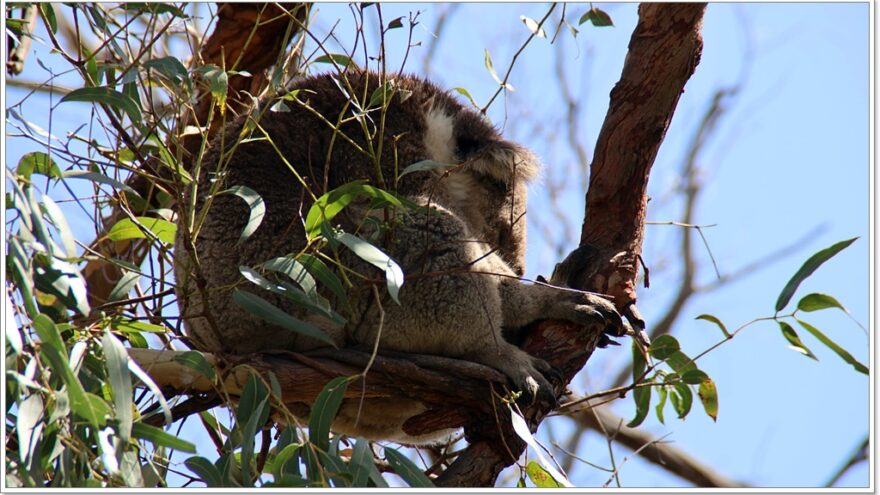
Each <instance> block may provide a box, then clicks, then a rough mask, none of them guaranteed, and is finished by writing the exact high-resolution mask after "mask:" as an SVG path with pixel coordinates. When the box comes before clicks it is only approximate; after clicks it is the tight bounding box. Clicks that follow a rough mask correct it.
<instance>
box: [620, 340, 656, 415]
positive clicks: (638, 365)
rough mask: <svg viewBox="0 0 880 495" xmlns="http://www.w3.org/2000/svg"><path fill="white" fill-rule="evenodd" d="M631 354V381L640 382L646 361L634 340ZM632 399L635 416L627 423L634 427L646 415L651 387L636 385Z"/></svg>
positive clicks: (649, 404) (649, 402) (649, 403)
mask: <svg viewBox="0 0 880 495" xmlns="http://www.w3.org/2000/svg"><path fill="white" fill-rule="evenodd" d="M661 337H663V336H661ZM652 346H653V345H652ZM632 356H633V383H640V382H639V380H641V379H642V375H643V374H644V372H645V367H646V366H647V363H646V362H645V356H644V355H643V354H642V349H641V347H640V345H639V344H638V343H637V342H636V341H635V340H633V342H632ZM633 401H634V402H635V405H636V416H635V417H634V418H633V419H632V421H630V422H629V423H628V424H627V426H628V427H630V428H635V427H636V426H638V425H640V424H642V422H643V421H644V420H645V418H646V417H647V416H648V409H649V408H650V407H651V387H636V388H635V389H633Z"/></svg>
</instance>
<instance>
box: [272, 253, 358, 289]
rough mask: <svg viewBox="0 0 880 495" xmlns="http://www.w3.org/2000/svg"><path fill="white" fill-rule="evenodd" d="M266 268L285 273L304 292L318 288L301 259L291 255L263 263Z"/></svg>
mask: <svg viewBox="0 0 880 495" xmlns="http://www.w3.org/2000/svg"><path fill="white" fill-rule="evenodd" d="M260 266H262V267H263V268H265V269H266V270H270V271H273V272H278V273H283V274H285V275H287V276H288V277H290V279H291V280H293V281H294V282H296V283H297V285H299V286H300V287H301V288H302V290H303V291H304V292H306V293H307V294H312V293H314V292H315V290H316V289H317V285H316V284H315V279H314V278H313V277H312V275H311V274H310V273H309V271H308V270H306V267H305V266H303V264H302V263H300V262H299V261H297V260H295V259H293V258H289V257H279V258H273V259H271V260H269V261H266V262H265V263H263V264H261V265H260ZM340 288H342V286H340Z"/></svg>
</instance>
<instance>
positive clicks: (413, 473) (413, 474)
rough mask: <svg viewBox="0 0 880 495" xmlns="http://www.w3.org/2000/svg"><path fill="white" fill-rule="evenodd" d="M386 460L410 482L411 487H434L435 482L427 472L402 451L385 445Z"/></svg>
mask: <svg viewBox="0 0 880 495" xmlns="http://www.w3.org/2000/svg"><path fill="white" fill-rule="evenodd" d="M385 460H386V461H388V465H389V466H391V469H393V470H394V472H395V473H397V475H398V476H400V477H401V478H403V479H404V481H406V482H407V483H409V486H410V487H412V488H434V483H433V482H431V480H430V478H428V477H427V476H425V473H424V472H422V470H421V469H419V467H418V466H416V465H415V463H413V461H411V460H409V459H408V458H407V457H406V456H405V455H403V454H401V453H400V452H398V451H396V450H394V449H392V448H390V447H385Z"/></svg>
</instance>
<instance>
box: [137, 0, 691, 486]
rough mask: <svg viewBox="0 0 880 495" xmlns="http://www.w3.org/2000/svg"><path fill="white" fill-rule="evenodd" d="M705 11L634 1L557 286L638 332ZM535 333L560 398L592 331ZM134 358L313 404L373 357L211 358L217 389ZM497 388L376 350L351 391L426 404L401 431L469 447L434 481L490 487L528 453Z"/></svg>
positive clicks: (491, 377) (545, 328)
mask: <svg viewBox="0 0 880 495" xmlns="http://www.w3.org/2000/svg"><path fill="white" fill-rule="evenodd" d="M704 10H705V4H646V5H642V6H641V7H640V8H639V23H638V25H637V27H636V29H635V32H634V33H633V35H632V39H631V41H630V49H629V54H628V56H627V60H626V63H625V65H624V69H623V73H622V75H621V79H620V81H619V82H618V84H617V85H616V86H615V88H614V90H612V92H611V105H610V107H609V111H608V114H607V116H606V119H605V123H604V125H603V128H602V130H601V132H600V135H599V140H598V144H597V146H596V150H597V151H596V156H595V159H594V162H593V164H592V169H591V177H590V190H589V192H588V194H587V210H586V214H585V224H584V229H583V232H582V237H581V238H582V246H581V247H580V248H578V249H577V250H575V251H574V252H573V253H572V254H571V255H570V256H569V257H568V258H567V259H566V260H565V261H564V262H563V263H568V264H569V268H571V267H574V268H575V269H574V270H565V272H567V273H570V274H571V276H569V277H567V280H565V282H567V283H568V284H569V285H571V286H573V287H578V288H583V289H588V290H593V291H596V292H603V293H607V294H610V295H612V296H613V297H614V298H615V299H614V301H615V303H616V304H617V307H618V309H620V310H621V311H622V312H623V313H624V314H625V315H627V316H628V318H629V319H630V321H631V323H633V325H634V326H636V327H637V328H638V329H641V328H643V326H644V323H643V322H642V321H641V319H640V317H639V316H638V312H637V311H636V310H635V309H634V308H635V306H634V303H635V300H636V293H635V282H636V276H637V272H638V264H637V260H638V259H639V255H640V253H641V240H642V235H643V229H644V218H645V208H646V204H647V198H646V196H645V192H646V189H647V181H648V176H649V172H650V169H651V165H652V164H653V161H654V158H655V157H656V154H657V150H658V148H659V146H660V143H661V142H662V140H663V137H664V135H665V133H666V130H667V128H668V126H669V122H670V120H671V118H672V115H673V112H674V110H675V106H676V104H677V102H678V99H679V96H680V95H681V93H682V91H683V88H684V85H685V83H686V82H687V80H688V78H689V77H690V75H691V74H692V73H693V71H694V69H695V67H696V65H697V63H698V62H699V58H700V53H701V50H702V39H701V36H700V27H701V23H702V15H703V12H704ZM531 330H532V331H531V332H530V334H529V336H528V337H527V339H526V341H525V343H524V345H523V347H524V349H525V350H526V351H528V352H529V353H531V354H533V355H535V356H538V357H540V358H542V359H544V360H546V361H547V362H548V363H550V364H551V365H553V366H555V367H556V368H558V369H559V370H561V371H562V373H563V375H564V383H559V384H557V392H558V393H559V394H561V393H562V392H563V391H564V389H565V386H566V384H567V383H568V382H569V381H570V380H571V379H572V378H573V377H574V375H575V374H576V373H577V372H578V371H580V369H581V368H582V367H583V366H584V364H585V363H586V362H587V360H588V359H589V357H590V355H591V354H592V352H593V350H594V349H595V347H596V345H597V344H598V343H599V339H600V334H597V333H592V332H584V331H583V329H582V328H580V327H577V326H573V325H571V324H566V323H563V322H558V321H544V322H540V323H538V324H537V325H534V327H533V328H532V329H531ZM131 355H132V357H133V358H134V359H135V360H136V361H138V362H139V363H140V364H141V366H142V367H144V368H145V369H147V370H148V372H150V374H151V376H152V377H153V378H154V379H155V380H156V382H157V383H158V384H159V385H161V386H164V387H168V388H169V389H170V390H174V391H176V392H178V393H201V392H210V391H212V390H216V389H217V388H221V389H223V390H224V391H225V393H228V394H231V395H235V394H236V392H237V391H238V390H240V387H241V386H242V384H243V383H244V379H245V378H246V376H247V374H248V373H249V372H251V370H256V371H257V372H260V373H263V374H265V373H267V372H269V371H271V372H272V373H274V374H275V375H276V376H277V377H278V380H279V382H280V384H281V388H282V396H283V397H282V400H283V402H284V403H285V404H289V405H295V404H296V403H299V402H306V403H308V402H310V401H312V400H313V399H314V397H315V396H316V395H317V394H318V392H319V391H320V390H321V388H322V387H323V385H324V383H326V381H327V380H329V379H330V378H332V377H335V376H351V375H356V374H359V373H361V372H362V371H363V369H364V366H365V365H366V364H367V362H368V361H369V352H366V351H359V350H355V349H343V350H333V351H320V352H313V353H309V354H308V355H303V354H297V353H285V354H276V355H260V356H245V357H241V356H240V357H237V358H234V359H233V360H232V361H231V363H229V360H228V359H219V360H214V361H213V362H214V364H216V365H218V366H221V365H224V363H226V364H227V365H228V364H231V367H229V368H228V369H226V370H221V371H223V373H222V374H221V376H223V377H224V378H223V379H222V384H215V383H211V382H210V381H208V380H205V379H204V377H201V378H200V377H199V376H198V375H197V374H195V372H194V371H193V370H191V369H189V368H186V367H185V366H182V365H179V364H177V363H176V362H175V361H174V360H173V359H171V358H172V357H173V355H174V354H173V353H171V352H170V351H150V350H132V351H131ZM224 358H225V357H224ZM212 359H213V358H212ZM238 363H241V364H240V365H238V366H236V365H237V364H238ZM402 377H406V379H405V380H404V379H402ZM504 383H505V379H504V377H503V376H502V375H501V374H500V373H498V372H497V371H495V370H493V369H490V368H487V367H485V366H482V365H479V364H476V363H469V362H465V361H459V360H454V359H448V358H441V357H436V356H420V355H401V354H393V353H382V354H381V355H379V356H377V357H376V360H375V362H374V363H373V365H372V367H371V368H370V371H369V373H368V374H367V376H366V378H365V379H364V380H362V381H361V380H356V381H354V382H352V384H351V385H350V387H349V389H348V390H347V397H349V398H352V399H355V398H359V397H400V398H416V399H419V400H421V401H423V402H424V403H425V404H426V405H428V407H429V410H428V411H427V412H426V413H423V414H421V415H419V416H417V417H415V418H412V419H411V420H410V421H409V422H407V424H406V425H405V427H404V429H405V430H406V431H407V432H408V433H410V434H414V435H417V434H419V433H425V432H429V431H435V430H438V429H442V428H450V427H463V428H464V431H465V434H466V437H467V439H468V441H469V443H470V445H469V446H468V447H467V448H466V449H465V450H464V451H463V452H462V453H461V454H460V455H459V456H458V458H457V459H456V460H455V461H454V462H453V463H452V464H451V465H450V466H449V467H448V468H447V469H446V470H445V471H444V472H443V473H442V474H441V475H440V476H439V477H438V478H437V480H436V482H437V484H438V485H440V486H493V485H494V483H495V480H496V478H497V476H498V474H499V473H500V472H501V470H502V469H504V468H505V467H507V466H509V465H511V464H512V463H514V462H516V460H517V459H518V458H519V456H520V455H521V454H522V452H523V451H524V449H525V444H524V442H522V441H521V440H520V439H519V438H518V437H516V436H515V435H513V434H512V433H510V431H511V429H510V427H509V421H510V419H509V413H507V411H506V405H504V404H503V403H501V402H498V401H492V400H489V401H487V400H486V398H487V397H488V398H491V397H493V396H494V395H495V394H493V391H494V390H500V387H501V386H502V385H503V384H504ZM549 412H550V411H549V410H548V409H547V408H542V407H541V406H538V405H533V406H529V407H524V408H523V413H524V416H525V417H526V419H527V420H528V421H529V424H530V427H531V428H532V430H533V431H535V430H537V427H538V425H539V424H540V422H541V420H542V419H543V418H544V416H545V415H546V414H548V413H549ZM499 423H500V424H499Z"/></svg>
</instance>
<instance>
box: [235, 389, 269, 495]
mask: <svg viewBox="0 0 880 495" xmlns="http://www.w3.org/2000/svg"><path fill="white" fill-rule="evenodd" d="M235 417H236V421H237V424H236V426H237V427H238V428H239V430H240V431H241V479H242V482H243V483H244V486H252V485H253V476H251V467H252V465H253V464H254V461H255V459H254V437H255V436H256V434H257V431H259V429H260V428H262V426H263V425H264V424H266V421H267V420H268V419H269V391H268V390H267V389H266V386H265V385H263V382H262V381H261V380H260V378H259V376H258V375H257V374H256V373H252V374H251V375H250V376H248V380H247V383H245V386H244V390H243V391H242V394H241V399H240V400H239V402H238V407H237V408H236V410H235ZM256 474H257V475H259V474H261V473H256Z"/></svg>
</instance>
